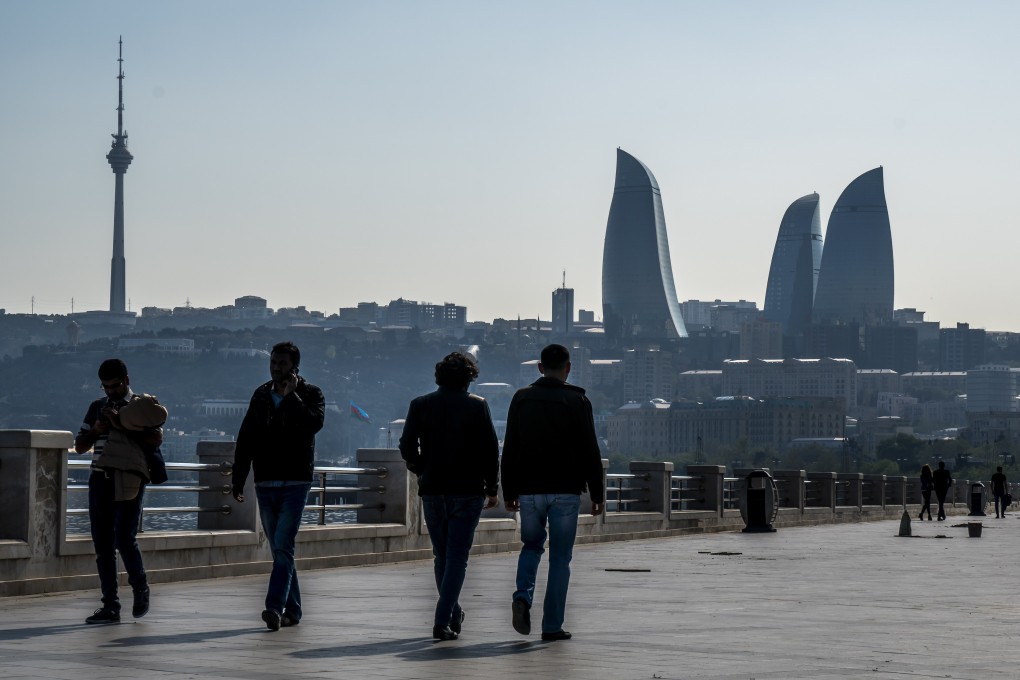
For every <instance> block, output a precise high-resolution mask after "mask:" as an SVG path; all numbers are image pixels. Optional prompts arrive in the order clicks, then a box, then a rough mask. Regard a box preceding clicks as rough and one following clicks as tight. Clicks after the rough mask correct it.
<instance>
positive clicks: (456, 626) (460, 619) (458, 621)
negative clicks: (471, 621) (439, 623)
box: [450, 609, 464, 635]
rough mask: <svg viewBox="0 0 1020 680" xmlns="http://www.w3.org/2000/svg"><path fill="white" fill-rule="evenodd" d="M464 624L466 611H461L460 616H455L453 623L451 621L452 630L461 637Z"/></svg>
mask: <svg viewBox="0 0 1020 680" xmlns="http://www.w3.org/2000/svg"><path fill="white" fill-rule="evenodd" d="M463 623H464V610H463V609H461V610H460V616H457V615H456V614H454V615H453V621H450V630H452V631H453V632H454V633H456V634H457V635H460V630H461V625H462V624H463Z"/></svg>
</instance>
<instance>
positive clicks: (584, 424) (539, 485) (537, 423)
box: [502, 377, 605, 503]
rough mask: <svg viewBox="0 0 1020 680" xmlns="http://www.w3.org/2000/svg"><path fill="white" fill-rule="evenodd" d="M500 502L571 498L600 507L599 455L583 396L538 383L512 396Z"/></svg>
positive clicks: (549, 381) (557, 383) (550, 381)
mask: <svg viewBox="0 0 1020 680" xmlns="http://www.w3.org/2000/svg"><path fill="white" fill-rule="evenodd" d="M502 480H503V498H504V499H505V500H507V501H514V500H517V499H518V498H519V497H520V496H521V495H522V494H544V493H560V494H566V493H576V494H580V493H582V492H583V491H584V490H585V487H587V489H588V493H589V494H590V495H591V500H592V502H593V503H602V502H604V501H605V485H604V481H603V480H604V478H603V474H602V454H601V453H600V452H599V444H598V439H597V438H596V436H595V419H594V417H593V416H592V410H591V402H589V401H588V397H586V396H584V390H583V389H581V388H580V387H577V386H576V385H571V384H569V383H565V382H563V381H561V380H556V379H555V378H546V377H542V378H539V379H538V380H536V381H535V382H534V383H532V384H531V385H529V386H528V387H524V388H522V389H520V390H517V393H516V394H515V395H514V398H513V401H511V402H510V412H509V415H508V416H507V422H506V437H504V439H503V464H502Z"/></svg>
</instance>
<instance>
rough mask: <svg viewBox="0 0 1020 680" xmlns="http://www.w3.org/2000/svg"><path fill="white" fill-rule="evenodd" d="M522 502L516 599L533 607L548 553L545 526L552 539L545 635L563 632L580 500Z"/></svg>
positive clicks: (543, 497) (547, 497)
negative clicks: (544, 555) (541, 571)
mask: <svg viewBox="0 0 1020 680" xmlns="http://www.w3.org/2000/svg"><path fill="white" fill-rule="evenodd" d="M520 502H521V542H522V543H524V547H523V548H522V549H521V555H520V557H518V558H517V591H516V592H514V599H515V600H517V599H522V600H524V601H525V602H527V603H528V606H529V607H530V606H531V603H532V600H533V599H534V596H535V577H536V576H537V574H538V564H539V562H541V561H542V553H544V552H545V538H546V526H548V535H549V581H548V583H547V584H546V588H545V601H544V606H543V608H542V632H543V633H555V632H556V631H560V630H563V618H564V616H565V614H566V609H567V587H568V586H569V585H570V559H571V558H572V557H573V554H574V538H575V537H576V536H577V514H578V511H579V510H580V507H581V497H580V496H578V495H577V494H551V493H548V494H534V495H531V494H529V495H523V496H521V498H520Z"/></svg>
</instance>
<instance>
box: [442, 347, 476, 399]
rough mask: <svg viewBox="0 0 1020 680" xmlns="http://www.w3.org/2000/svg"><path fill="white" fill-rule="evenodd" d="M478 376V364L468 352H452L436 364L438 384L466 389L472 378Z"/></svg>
mask: <svg viewBox="0 0 1020 680" xmlns="http://www.w3.org/2000/svg"><path fill="white" fill-rule="evenodd" d="M477 377H478V364H476V363H475V360H474V359H472V358H471V357H469V356H468V355H466V354H461V353H460V352H450V353H449V354H447V355H446V356H445V357H443V360H442V361H440V362H439V363H438V364H436V384H437V385H439V386H440V387H453V388H455V389H460V390H466V389H467V387H468V385H469V384H470V383H471V381H472V380H474V379H475V378H477Z"/></svg>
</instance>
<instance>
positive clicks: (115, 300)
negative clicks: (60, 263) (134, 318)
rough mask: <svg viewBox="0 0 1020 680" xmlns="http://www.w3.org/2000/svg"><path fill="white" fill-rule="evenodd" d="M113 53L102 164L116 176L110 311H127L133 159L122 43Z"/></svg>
mask: <svg viewBox="0 0 1020 680" xmlns="http://www.w3.org/2000/svg"><path fill="white" fill-rule="evenodd" d="M118 44H119V50H118V53H117V94H118V99H117V133H116V134H114V135H112V137H113V144H112V146H113V148H112V149H110V153H108V154H106V160H107V161H108V162H109V163H110V167H111V168H112V169H113V174H114V175H115V176H116V178H117V179H116V183H117V184H116V190H115V192H114V199H113V258H112V259H111V260H110V311H111V312H125V311H127V305H126V301H127V294H126V291H125V284H124V278H125V277H124V173H126V172H127V169H128V166H129V165H131V160H132V158H133V156H132V155H131V152H130V151H128V148H127V138H128V135H127V130H125V129H124V40H123V39H121V40H119V41H118Z"/></svg>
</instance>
